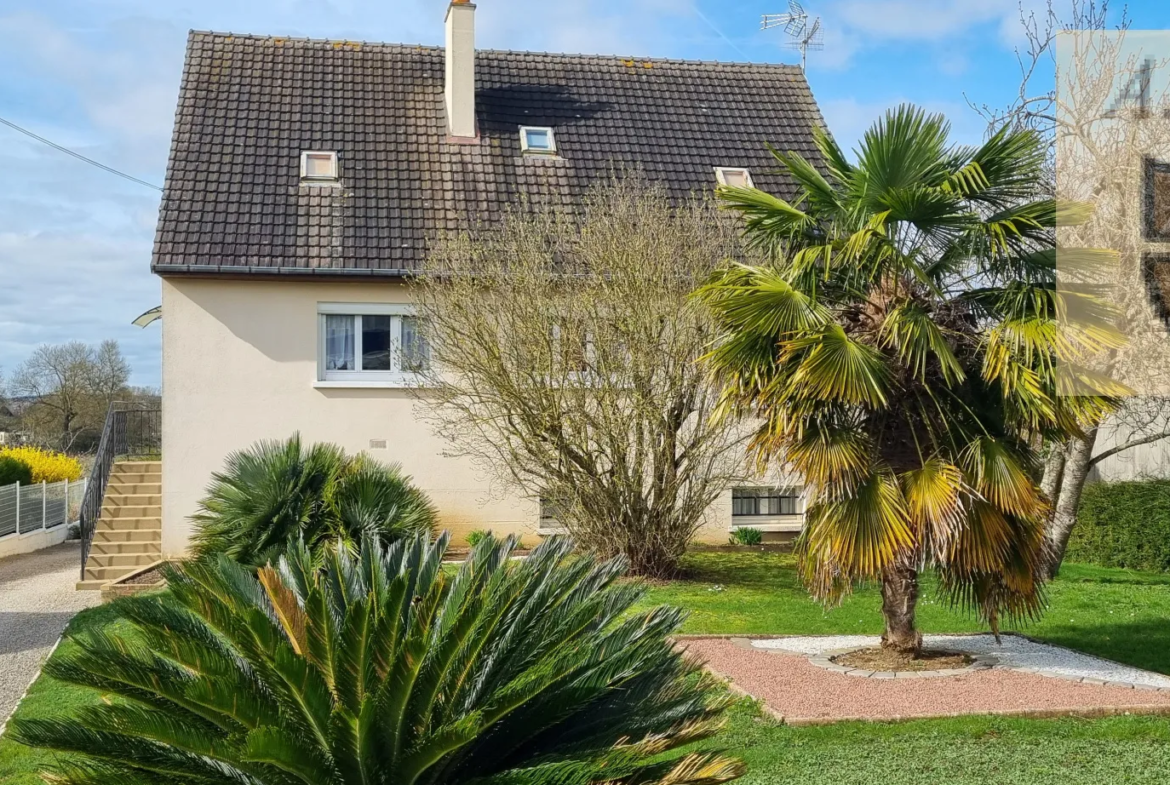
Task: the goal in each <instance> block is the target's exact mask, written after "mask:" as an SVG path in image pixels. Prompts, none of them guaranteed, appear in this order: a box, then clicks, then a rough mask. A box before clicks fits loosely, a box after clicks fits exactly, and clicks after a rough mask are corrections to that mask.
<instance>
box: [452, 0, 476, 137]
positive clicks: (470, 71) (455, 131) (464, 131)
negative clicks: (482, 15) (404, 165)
mask: <svg viewBox="0 0 1170 785" xmlns="http://www.w3.org/2000/svg"><path fill="white" fill-rule="evenodd" d="M445 94H446V99H447V133H449V134H450V135H451V136H453V137H456V138H465V139H474V138H475V5H474V4H473V3H470V2H468V0H451V5H450V6H449V7H448V8H447V82H446V90H445Z"/></svg>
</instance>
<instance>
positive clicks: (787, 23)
mask: <svg viewBox="0 0 1170 785" xmlns="http://www.w3.org/2000/svg"><path fill="white" fill-rule="evenodd" d="M774 27H783V28H784V32H785V33H787V34H788V35H790V36H792V39H793V40H792V41H789V42H788V46H789V47H791V48H792V49H799V50H800V70H802V71H804V70H806V67H807V66H808V50H809V49H813V50H817V49H824V48H825V31H824V29H822V28H821V18H820V17H819V16H818V17H817V18H816V19H814V20H813V23H812V24H811V25H810V24H809V23H808V12H807V11H805V10H804V6H802V5H801V4H800V3H798V2H797V0H788V13H786V14H764V17H763V19H761V20H760V29H761V30H771V29H772V28H774Z"/></svg>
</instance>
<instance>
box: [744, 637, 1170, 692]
mask: <svg viewBox="0 0 1170 785" xmlns="http://www.w3.org/2000/svg"><path fill="white" fill-rule="evenodd" d="M924 640H925V644H926V645H927V646H928V647H932V648H940V649H949V650H951V651H961V652H964V653H967V654H974V655H978V654H990V655H993V656H994V657H995V658H996V660H998V661H999V665H998V667H999V668H1001V669H1006V670H1020V671H1024V672H1026V673H1040V674H1041V675H1043V676H1058V677H1063V678H1069V679H1077V678H1084V679H1094V680H1097V681H1101V682H1116V683H1122V684H1140V685H1142V686H1145V687H1157V688H1161V689H1170V676H1163V675H1162V674H1160V673H1152V672H1150V671H1144V670H1141V669H1140V668H1133V667H1130V666H1128V665H1121V664H1119V663H1116V662H1110V661H1109V660H1103V659H1101V658H1100V657H1093V656H1092V655H1089V654H1082V653H1080V652H1076V651H1072V650H1071V649H1064V648H1061V647H1059V646H1049V645H1047V644H1044V643H1036V642H1034V641H1030V640H1028V639H1027V638H1022V637H1020V636H1018V635H1003V636H1001V640H1002V641H1003V643H1002V645H1000V644H997V643H996V642H995V637H994V636H992V635H927V636H925V637H924ZM880 642H881V639H880V638H878V637H877V636H870V635H828V636H817V637H807V638H774V639H770V640H753V641H752V646H754V647H756V648H759V649H770V650H774V651H783V652H791V653H794V654H806V655H815V654H822V653H824V652H826V651H833V650H839V649H847V648H863V647H866V646H875V645H877V644H879V643H880Z"/></svg>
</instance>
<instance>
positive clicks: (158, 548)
mask: <svg viewBox="0 0 1170 785" xmlns="http://www.w3.org/2000/svg"><path fill="white" fill-rule="evenodd" d="M148 531H149V530H148ZM161 534H162V532H159V535H160V536H159V537H158V538H157V539H150V540H123V541H121V542H101V541H99V540H98V539H97V538H96V537H95V538H94V541H93V542H92V543H91V544H90V546H89V552H90V554H91V558H92V556H93V555H97V554H115V553H151V554H154V555H155V556H156V557H157V556H159V555H160V554H161V553H162V537H161Z"/></svg>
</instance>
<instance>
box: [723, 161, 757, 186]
mask: <svg viewBox="0 0 1170 785" xmlns="http://www.w3.org/2000/svg"><path fill="white" fill-rule="evenodd" d="M715 179H716V180H717V181H718V182H719V184H720V185H726V186H728V187H729V188H751V187H753V186H752V173H751V172H749V171H748V170H747V169H743V168H741V167H736V166H717V167H715Z"/></svg>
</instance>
